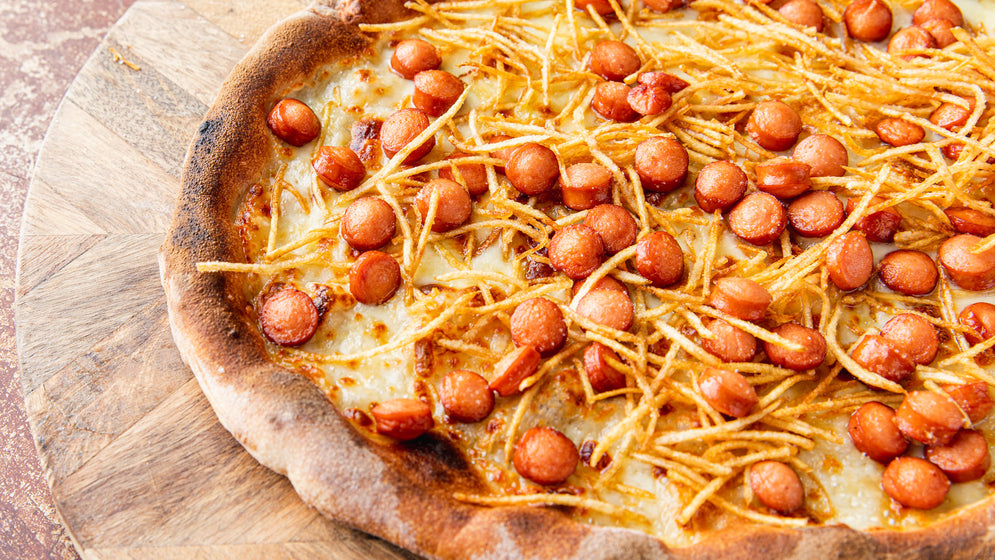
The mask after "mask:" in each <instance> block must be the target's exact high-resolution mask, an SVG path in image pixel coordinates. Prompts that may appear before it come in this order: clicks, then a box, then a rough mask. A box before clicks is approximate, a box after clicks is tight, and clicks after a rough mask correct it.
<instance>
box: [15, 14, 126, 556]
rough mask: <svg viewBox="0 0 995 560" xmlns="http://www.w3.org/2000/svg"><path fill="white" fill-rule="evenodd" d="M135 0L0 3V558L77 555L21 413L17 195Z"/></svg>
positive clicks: (25, 189) (24, 191)
mask: <svg viewBox="0 0 995 560" xmlns="http://www.w3.org/2000/svg"><path fill="white" fill-rule="evenodd" d="M133 2H134V0H0V558H2V559H8V558H9V559H24V560H33V559H36V558H78V556H77V554H76V552H75V550H74V549H73V546H72V543H71V542H70V541H69V538H68V537H67V535H66V533H65V531H64V530H63V528H62V526H61V525H60V524H59V520H58V516H57V515H56V513H55V508H54V507H53V505H52V497H51V495H50V494H49V490H48V485H47V484H46V483H45V480H44V479H43V478H42V473H41V468H40V467H39V465H38V457H37V454H36V452H35V445H34V443H33V441H32V439H31V433H30V430H29V428H28V424H27V418H26V416H25V413H24V398H23V396H22V393H21V382H20V379H19V377H18V371H17V349H16V347H15V340H14V271H15V262H16V255H17V241H18V232H19V230H20V225H21V213H22V211H23V208H24V197H25V195H26V194H27V192H28V183H29V181H30V179H31V171H32V169H33V167H34V163H35V157H36V156H37V153H38V150H39V149H40V148H41V145H42V140H43V139H44V137H45V131H46V130H47V129H48V125H49V123H50V122H51V120H52V116H53V115H54V114H55V110H56V108H57V107H58V106H59V101H60V100H61V99H62V96H63V95H64V94H65V92H66V89H67V88H68V87H69V84H70V83H71V82H72V80H73V77H74V76H75V75H76V73H77V72H78V71H79V69H80V68H81V67H82V66H83V63H84V62H86V59H87V58H88V57H89V56H90V54H91V53H92V52H93V50H94V49H95V48H96V47H97V45H98V43H100V40H101V39H102V38H103V36H104V34H105V33H106V32H107V30H108V28H110V26H111V25H113V24H114V22H115V21H117V19H118V18H119V17H121V15H122V14H123V13H124V11H125V10H126V9H127V8H128V6H130V5H131V4H132V3H133Z"/></svg>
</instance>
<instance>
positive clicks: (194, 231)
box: [160, 0, 995, 558]
mask: <svg viewBox="0 0 995 560" xmlns="http://www.w3.org/2000/svg"><path fill="white" fill-rule="evenodd" d="M989 8H990V6H989V7H988V8H986V6H985V4H984V3H983V2H982V3H977V2H975V1H973V0H963V1H958V2H957V3H956V4H954V3H951V2H950V1H948V0H925V1H924V2H919V1H918V0H915V1H910V2H905V3H895V4H891V5H889V4H887V3H885V2H883V1H882V0H854V1H853V2H844V1H836V0H826V1H820V2H816V1H814V0H786V1H783V0H774V1H773V2H771V3H761V2H743V1H741V0H695V1H694V2H691V3H690V4H688V5H685V4H684V3H683V2H680V1H672V0H631V1H628V2H619V1H617V0H562V1H561V0H537V1H524V0H499V1H489V2H479V1H475V0H452V1H446V2H437V3H427V2H423V1H419V0H415V1H411V2H406V3H401V2H398V1H396V0H384V1H381V2H369V1H364V0H353V1H349V2H338V3H320V2H319V3H316V4H315V5H313V6H311V7H310V8H309V9H308V10H306V11H305V12H302V13H300V14H298V15H296V16H294V17H292V18H290V19H288V20H286V21H284V22H282V23H281V24H279V25H277V26H276V27H274V28H273V29H271V30H270V31H269V32H268V33H267V34H266V35H265V36H264V37H263V38H262V39H261V40H260V42H259V44H258V45H257V46H256V47H255V48H254V49H253V50H252V51H251V52H250V54H249V55H248V56H247V57H246V59H245V60H243V61H242V62H241V63H239V65H238V66H237V67H236V68H235V70H234V71H233V73H232V75H231V77H230V78H229V79H228V81H227V82H226V83H225V85H224V86H223V88H222V91H221V93H220V95H219V98H218V101H217V102H216V103H215V105H214V106H213V107H212V109H211V111H210V112H209V114H208V115H207V117H206V118H205V121H204V123H203V124H202V125H201V127H200V129H199V131H198V134H197V135H196V138H195V139H194V141H193V143H192V145H191V148H190V152H189V155H188V158H187V162H186V166H185V169H184V175H183V191H182V194H181V196H180V199H179V202H178V205H177V209H176V213H175V216H174V221H173V225H172V227H171V229H170V231H169V234H168V236H167V239H166V242H165V243H164V245H163V247H162V250H161V253H160V262H161V274H162V282H163V286H164V288H165V290H166V294H167V300H168V304H169V313H170V322H171V326H172V329H173V333H174V339H175V340H176V343H177V346H178V347H179V349H180V351H181V354H182V355H183V357H184V359H185V361H186V362H187V363H188V364H189V365H190V367H191V368H192V370H193V371H194V373H195V374H196V376H197V378H198V380H199V382H200V384H201V386H202V388H203V390H204V393H205V394H206V395H207V397H208V399H209V401H210V402H211V404H212V406H213V407H214V409H215V411H216V413H217V415H218V418H219V420H220V421H221V422H222V424H223V425H224V426H225V427H226V428H227V429H228V430H229V431H230V432H231V433H232V434H233V435H234V436H235V437H236V438H237V439H238V441H239V442H241V443H242V445H243V446H244V447H245V448H246V450H247V451H248V452H249V453H251V454H252V455H253V456H254V457H255V458H257V459H258V460H259V461H260V462H261V463H262V464H264V465H266V466H268V467H269V468H271V469H273V470H275V471H277V472H280V473H282V474H285V475H286V476H287V477H288V478H289V479H290V481H291V482H292V483H293V485H294V487H295V489H296V490H297V492H298V493H299V494H300V495H301V497H302V498H303V499H304V500H305V501H306V502H307V503H308V504H310V505H311V506H313V507H315V508H317V509H318V510H320V511H321V512H322V513H324V514H326V515H328V516H330V517H331V518H334V519H337V520H339V521H342V522H344V523H347V524H349V525H352V526H355V527H358V528H360V529H362V530H364V531H367V532H370V533H372V534H374V535H377V536H380V537H382V538H385V539H387V540H389V541H391V542H394V543H396V544H398V545H399V546H402V547H404V548H406V549H409V550H411V551H414V552H416V553H419V554H422V555H425V556H428V557H432V558H519V557H528V558H623V557H626V558H628V557H659V558H671V557H673V558H677V557H695V558H699V557H700V558H712V557H715V558H718V557H743V558H746V557H750V558H752V557H756V555H758V554H765V555H767V556H769V557H772V558H801V557H804V558H809V557H814V556H820V557H823V556H824V557H848V558H849V557H853V558H878V557H921V558H977V557H982V556H990V555H992V554H993V552H995V542H993V541H992V539H993V537H992V536H991V535H992V532H991V526H992V520H993V516H995V496H993V489H992V484H993V483H995V473H992V472H991V470H990V463H991V460H990V448H991V445H992V443H993V442H995V439H993V438H995V426H993V424H992V421H991V420H990V416H991V414H990V413H991V411H992V408H993V406H995V401H993V399H992V396H991V388H992V385H995V368H993V367H992V364H993V362H995V350H993V348H995V296H993V293H995V291H993V289H995V209H993V202H995V167H993V165H995V145H993V139H995V135H993V132H992V131H993V128H995V119H993V114H995V110H993V108H992V107H991V100H993V99H995V71H993V64H992V61H993V60H995V58H993V57H995V38H992V37H991V36H989V35H988V34H987V32H986V28H985V26H986V24H991V23H995V21H993V19H992V17H991V15H990V10H989Z"/></svg>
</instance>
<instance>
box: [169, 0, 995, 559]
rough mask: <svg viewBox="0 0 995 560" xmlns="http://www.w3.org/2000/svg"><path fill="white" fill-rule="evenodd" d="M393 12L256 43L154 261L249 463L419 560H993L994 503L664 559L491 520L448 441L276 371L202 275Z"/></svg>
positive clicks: (335, 11)
mask: <svg viewBox="0 0 995 560" xmlns="http://www.w3.org/2000/svg"><path fill="white" fill-rule="evenodd" d="M407 15H408V13H407V12H406V10H405V9H404V8H403V1H402V0H346V1H343V2H339V3H334V2H319V3H316V4H315V5H313V6H311V7H310V8H309V9H307V10H305V11H302V12H300V13H298V14H296V15H294V16H292V17H290V18H288V19H287V20H285V21H283V22H281V23H279V24H278V25H276V26H275V27H274V28H272V29H271V30H270V31H268V32H267V33H266V34H265V35H264V36H263V37H262V38H261V39H260V41H259V43H258V44H257V45H256V46H255V47H254V48H253V49H252V51H251V52H250V53H249V54H248V55H247V56H246V58H245V59H244V60H242V61H241V62H240V63H239V64H238V65H237V66H236V67H235V69H234V70H233V72H232V74H231V76H230V77H229V78H228V80H227V81H226V82H225V84H224V86H223V87H222V90H221V92H220V94H219V96H218V99H217V101H216V102H215V104H214V106H213V107H212V108H211V110H210V111H209V112H208V114H207V116H206V117H205V120H204V123H203V124H202V125H201V127H200V129H199V130H198V133H197V135H196V137H195V138H194V140H193V142H192V144H191V147H190V151H189V153H188V155H187V160H186V165H185V169H184V173H183V189H182V194H181V195H180V198H179V201H178V205H177V209H176V213H175V215H174V218H173V222H172V226H171V228H170V230H169V232H168V234H167V238H166V240H165V243H164V244H163V246H162V248H161V250H160V270H161V279H162V284H163V286H164V288H165V290H166V296H167V301H168V308H169V317H170V324H171V327H172V331H173V336H174V339H175V341H176V344H177V346H178V347H179V349H180V353H181V355H182V356H183V358H184V360H185V361H186V362H187V363H188V365H189V366H190V367H191V369H192V370H193V372H194V373H195V375H196V377H197V379H198V381H199V382H200V385H201V387H202V388H203V390H204V393H205V394H206V395H207V397H208V399H209V401H210V402H211V405H212V406H213V408H214V410H215V411H216V413H217V415H218V418H219V420H220V421H221V423H222V424H223V425H224V426H225V428H227V429H228V430H229V431H230V432H231V433H232V435H234V436H235V438H236V439H237V440H238V441H239V442H240V443H241V444H242V445H243V446H244V447H245V449H246V450H247V451H248V452H249V453H250V454H251V455H252V456H253V457H255V458H256V459H257V460H258V461H259V462H260V463H262V464H263V465H266V466H267V467H269V468H271V469H273V470H274V471H277V472H279V473H281V474H284V475H286V476H287V477H288V478H289V480H290V481H291V483H292V484H293V485H294V488H295V489H296V490H297V492H298V494H300V496H301V497H302V498H303V499H304V501H305V502H307V503H308V504H310V505H311V506H313V507H315V508H316V509H318V510H319V511H321V512H322V513H323V514H325V515H327V516H329V517H331V518H333V519H336V520H338V521H341V522H343V523H346V524H348V525H351V526H353V527H356V528H358V529H361V530H363V531H366V532H368V533H371V534H374V535H376V536H378V537H381V538H383V539H386V540H388V541H391V542H393V543H395V544H397V545H399V546H401V547H403V548H406V549H408V550H411V551H413V552H416V553H418V554H422V555H425V556H427V557H430V558H438V559H450V558H452V559H456V558H479V559H482V560H484V559H487V560H490V559H495V560H496V559H503V558H509V559H510V558H536V559H550V558H563V559H573V558H576V559H578V560H579V559H614V558H619V559H621V558H626V559H642V558H675V559H676V558H723V559H729V558H783V559H794V558H798V559H802V558H805V559H808V558H843V557H846V558H867V559H870V558H909V557H918V558H924V559H925V558H935V559H968V558H979V557H991V556H992V555H993V554H995V498H989V499H987V500H985V501H983V502H981V503H979V504H977V505H975V506H973V507H971V508H968V509H967V510H965V511H963V512H961V513H960V514H958V515H955V516H953V517H951V518H948V519H946V520H945V521H943V522H941V523H938V524H936V525H934V526H932V527H929V528H926V529H921V530H915V531H885V530H881V531H870V532H860V531H855V530H852V529H849V528H847V527H844V526H825V527H808V528H805V529H801V530H789V529H779V528H771V527H749V526H747V527H745V528H740V529H738V530H735V531H728V532H727V533H723V534H721V535H717V536H716V537H715V538H711V539H709V540H706V541H704V542H701V543H698V544H697V545H694V546H692V547H689V548H683V549H667V548H666V547H665V546H664V545H663V543H662V542H660V541H659V540H657V539H656V538H654V537H651V536H648V535H646V534H644V533H640V532H637V531H632V530H627V529H618V528H609V527H600V526H591V525H586V524H581V523H579V522H576V521H573V520H572V519H571V518H569V517H568V516H567V515H566V514H565V513H564V512H563V511H561V510H559V509H557V508H551V507H550V508H534V507H523V506H520V507H496V508H488V507H482V506H475V505H469V504H466V503H462V502H459V501H457V500H455V499H454V498H453V497H452V494H453V492H468V493H475V492H476V493H479V492H483V491H484V484H483V483H482V481H481V480H480V479H479V478H478V477H477V475H476V474H475V473H474V472H473V471H472V470H471V469H470V467H469V464H468V463H467V461H466V460H465V459H464V457H463V455H462V453H461V452H460V451H459V450H458V449H457V448H456V447H455V446H454V445H453V444H452V443H451V442H450V441H449V440H448V439H446V438H444V437H443V436H441V435H438V434H429V435H428V436H425V437H422V438H420V439H418V440H417V441H416V442H414V443H394V444H390V445H382V444H379V443H375V442H373V441H371V440H370V439H368V438H367V437H364V436H363V435H362V434H360V433H359V432H358V431H357V430H356V429H355V428H354V427H353V425H352V424H351V423H350V422H349V421H347V420H346V419H345V418H344V417H343V416H342V415H341V414H339V412H338V411H337V410H336V409H335V408H334V407H333V406H332V404H331V402H330V401H329V400H328V398H327V397H326V396H325V395H324V394H323V393H322V392H321V390H320V389H319V388H318V387H317V386H315V385H314V384H313V383H311V382H310V381H309V380H307V379H305V378H304V377H302V376H300V375H299V374H297V373H295V372H292V371H289V370H286V369H284V368H281V367H278V366H276V365H274V364H273V363H272V362H271V361H270V360H269V358H268V356H267V354H266V351H265V346H264V341H263V338H262V335H261V334H260V332H259V330H258V328H257V326H256V324H255V322H254V321H253V320H252V319H251V317H250V315H249V313H248V311H247V309H248V306H249V304H248V302H246V301H245V298H244V296H243V294H242V290H241V286H240V275H239V274H234V273H198V272H197V270H196V263H197V262H202V261H239V260H241V259H243V258H244V256H243V254H242V249H241V244H240V240H239V238H238V235H237V233H236V231H235V228H234V220H233V216H234V212H235V208H236V205H237V204H238V201H239V197H240V196H241V194H242V193H243V192H244V190H245V189H247V188H248V186H249V185H251V184H252V183H253V182H255V181H256V180H258V179H259V177H260V176H261V174H262V172H263V169H264V167H265V166H266V165H267V163H268V161H269V157H270V153H269V152H270V139H269V132H268V130H267V128H266V124H265V122H266V112H267V110H268V108H269V107H271V106H272V104H273V103H275V101H276V100H277V99H279V98H281V97H282V96H283V95H284V94H285V93H287V92H290V91H292V90H293V89H295V88H297V87H300V86H301V85H303V84H304V83H305V82H306V81H308V80H309V79H310V78H311V77H312V76H314V75H315V73H316V72H317V71H318V69H319V68H320V67H321V66H323V65H325V64H327V63H328V62H329V61H331V60H336V59H341V58H347V57H349V56H352V55H356V54H359V53H361V52H362V51H363V50H364V49H366V48H368V46H369V44H370V42H369V40H368V39H367V38H366V37H364V36H363V35H362V34H361V33H360V32H359V31H358V28H357V24H358V23H359V22H365V23H379V22H386V21H394V20H398V19H400V18H402V17H406V16H407Z"/></svg>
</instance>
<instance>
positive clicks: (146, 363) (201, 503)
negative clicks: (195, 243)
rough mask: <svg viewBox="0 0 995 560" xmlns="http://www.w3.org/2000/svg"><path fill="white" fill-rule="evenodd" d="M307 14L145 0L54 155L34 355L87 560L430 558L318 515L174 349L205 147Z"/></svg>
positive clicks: (204, 1)
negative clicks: (265, 59) (297, 18)
mask: <svg viewBox="0 0 995 560" xmlns="http://www.w3.org/2000/svg"><path fill="white" fill-rule="evenodd" d="M303 7H304V4H303V2H302V1H300V0H248V1H244V0H243V1H236V0H232V1H222V0H186V1H178V0H163V1H145V2H138V3H136V4H134V5H133V6H132V7H131V8H130V9H129V10H128V12H127V13H126V14H125V16H124V17H123V18H122V19H121V20H120V21H119V22H118V24H117V25H116V26H115V27H114V28H113V29H112V30H111V32H110V33H109V35H108V37H107V39H106V40H105V41H104V43H103V44H101V46H100V47H99V48H98V49H97V51H96V52H95V53H94V55H93V56H92V57H91V59H90V60H89V61H88V62H87V64H86V65H85V67H84V68H83V70H82V71H81V72H80V74H79V76H78V77H77V79H76V80H75V82H74V83H73V85H72V86H71V87H70V89H69V92H68V94H67V96H66V99H65V100H64V102H63V104H62V106H61V108H60V109H59V111H58V113H57V114H56V116H55V118H54V120H53V124H52V126H51V128H50V129H49V133H48V136H47V138H46V141H45V144H44V146H43V148H42V151H41V153H40V154H39V158H38V164H37V168H36V173H35V176H34V179H33V181H32V185H31V188H30V191H29V195H28V199H27V203H26V207H25V212H24V214H25V217H24V225H23V229H22V236H21V246H20V255H19V259H18V283H17V295H18V300H17V303H16V313H17V336H18V347H19V350H20V359H21V366H22V382H23V386H24V393H25V401H26V407H27V410H28V414H29V417H30V421H31V424H32V429H33V432H34V436H35V439H36V443H37V445H38V449H39V454H40V457H41V461H42V465H43V468H44V471H45V476H46V478H47V480H48V482H49V484H50V485H51V487H52V491H53V495H54V497H55V502H56V506H57V508H58V510H59V513H60V515H61V516H62V519H63V521H64V523H65V525H66V527H67V528H68V530H69V532H70V534H71V536H72V538H73V540H74V542H75V544H76V546H77V548H78V549H79V551H80V553H81V555H82V556H83V557H84V558H87V559H95V560H96V559H98V560H110V559H114V560H117V559H129V558H134V559H143V560H145V559H179V558H183V559H187V558H205V559H228V558H230V559H237V560H245V559H251V558H266V559H281V558H288V559H290V558H315V557H323V558H343V559H368V558H412V556H411V555H409V554H408V553H406V552H404V551H401V550H398V549H396V548H395V547H393V546H391V545H389V544H387V543H384V542H383V541H380V540H377V539H374V538H372V537H369V536H367V535H365V534H362V533H359V532H357V531H354V530H351V529H349V528H346V527H343V526H340V525H337V524H335V523H333V522H331V521H329V520H327V519H325V518H323V517H321V516H320V515H318V514H317V513H316V512H315V511H313V510H311V509H310V508H308V507H307V506H305V505H304V504H303V503H302V502H301V501H300V499H299V498H298V497H297V495H296V494H295V493H294V491H293V488H292V487H291V486H290V484H289V483H288V482H287V480H286V479H285V478H283V477H282V476H279V475H277V474H275V473H273V472H271V471H269V470H267V469H265V468H263V467H261V466H260V465H259V464H258V463H256V462H255V460H253V459H252V458H251V457H250V456H249V455H248V454H247V453H246V452H245V451H244V450H243V449H242V448H241V446H239V445H238V443H237V442H236V441H235V440H234V439H233V438H232V437H231V436H230V435H229V434H228V432H226V431H225V430H224V429H223V428H222V427H221V426H220V424H219V423H218V422H217V419H216V418H215V416H214V413H213V411H212V410H211V409H210V407H209V405H208V403H207V401H206V399H205V397H204V395H203V394H202V393H201V391H200V388H199V386H198V385H197V382H196V381H195V380H194V379H193V377H192V375H191V373H190V371H189V369H187V367H186V366H185V365H184V364H183V362H182V361H181V359H180V356H179V354H178V352H177V350H176V348H175V346H174V344H173V342H172V338H171V336H170V333H169V327H168V322H167V319H166V314H165V303H164V299H163V294H162V290H161V288H160V286H159V280H158V268H157V266H156V250H157V249H158V246H159V244H160V243H161V241H162V238H163V235H164V233H165V230H166V227H167V224H168V221H169V218H170V214H171V212H172V209H173V203H174V199H175V196H176V192H177V189H178V185H179V177H180V172H181V169H182V162H183V158H184V154H185V152H186V147H187V143H188V142H189V139H190V138H191V137H192V135H193V132H194V130H195V129H196V127H197V126H198V124H199V123H200V120H201V117H202V115H203V114H204V112H205V111H206V109H207V107H208V106H209V105H210V103H211V102H212V100H213V98H214V96H215V95H216V94H217V92H218V90H219V89H220V86H221V83H222V82H223V80H224V78H225V76H226V75H227V74H228V72H229V71H230V69H231V67H232V66H233V65H234V64H235V62H236V61H237V60H238V59H239V58H240V57H241V56H242V55H244V53H245V52H246V50H247V49H248V48H249V46H251V44H252V43H253V42H254V41H255V40H256V38H258V36H259V35H260V34H261V33H263V32H264V30H265V29H266V28H267V27H269V26H270V25H272V24H273V23H275V22H276V21H278V20H279V19H281V18H283V17H285V16H287V15H289V14H290V13H293V12H294V11H297V10H300V9H302V8H303ZM110 49H114V50H115V51H116V52H118V53H120V54H121V55H122V56H124V58H126V59H127V60H128V61H129V62H131V63H133V64H134V65H137V66H138V67H139V69H138V70H134V69H132V68H131V67H129V66H127V65H123V64H119V63H117V62H115V61H114V57H113V55H112V54H111V50H110Z"/></svg>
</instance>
